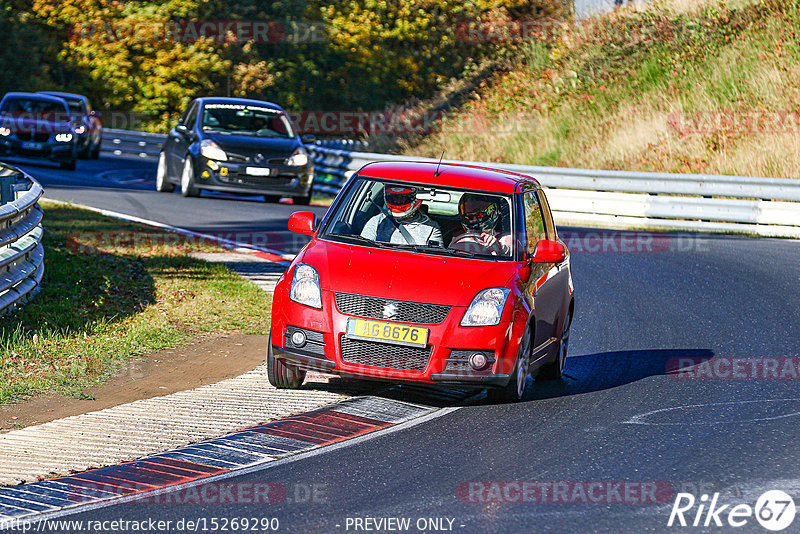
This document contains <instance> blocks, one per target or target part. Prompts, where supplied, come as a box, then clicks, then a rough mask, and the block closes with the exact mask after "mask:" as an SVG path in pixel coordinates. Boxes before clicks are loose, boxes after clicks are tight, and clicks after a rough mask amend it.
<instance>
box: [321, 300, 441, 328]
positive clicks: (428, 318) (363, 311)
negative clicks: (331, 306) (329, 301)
mask: <svg viewBox="0 0 800 534" xmlns="http://www.w3.org/2000/svg"><path fill="white" fill-rule="evenodd" d="M387 304H394V305H395V306H396V309H397V313H396V314H395V315H393V316H391V317H386V316H385V315H384V313H383V311H384V306H386V305H387ZM336 307H337V308H339V311H341V312H342V313H346V314H348V315H358V316H359V317H369V318H371V319H390V320H392V321H401V322H408V323H419V324H439V323H441V322H442V321H444V320H445V318H446V317H447V314H448V313H450V306H442V305H441V304H422V303H419V302H406V301H402V300H391V299H383V298H377V297H365V296H363V295H351V294H349V293H336Z"/></svg>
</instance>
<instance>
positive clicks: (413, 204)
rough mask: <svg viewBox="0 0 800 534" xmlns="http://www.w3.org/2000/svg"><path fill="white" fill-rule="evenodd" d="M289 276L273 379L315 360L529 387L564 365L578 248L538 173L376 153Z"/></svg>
mask: <svg viewBox="0 0 800 534" xmlns="http://www.w3.org/2000/svg"><path fill="white" fill-rule="evenodd" d="M289 229H290V230H292V231H294V232H298V233H301V234H305V235H308V236H311V238H312V239H311V242H310V243H308V245H306V246H305V247H304V248H303V249H302V250H301V251H300V253H299V254H298V255H297V257H296V258H295V259H294V261H293V262H292V264H291V265H290V266H289V268H288V269H287V270H286V272H285V273H284V274H283V276H282V277H281V278H280V280H279V282H278V284H277V287H276V288H275V295H274V300H273V305H272V327H271V333H270V342H269V345H268V351H267V352H268V358H267V359H268V370H269V380H270V382H271V383H272V384H273V385H274V386H276V387H280V388H297V387H299V386H300V385H301V384H302V382H303V380H304V378H305V374H306V371H307V370H310V369H313V370H319V371H323V372H327V373H334V374H340V375H348V376H357V377H360V378H374V379H379V380H388V381H393V382H418V383H425V384H434V385H436V384H438V385H442V386H448V387H478V388H487V390H488V392H489V394H490V396H491V397H492V398H493V399H494V400H498V401H517V400H520V399H521V398H522V396H523V393H524V391H525V383H526V380H527V377H528V375H529V374H533V376H534V377H537V378H538V379H558V378H560V377H561V376H562V373H563V370H564V363H565V359H566V356H567V346H568V343H569V328H570V324H571V321H572V317H573V312H574V298H573V286H572V274H571V271H570V257H569V252H568V251H567V249H566V247H565V245H564V243H563V242H562V241H561V240H560V239H559V237H558V234H557V231H556V227H555V225H554V223H553V217H552V215H551V213H550V208H549V206H548V204H547V199H546V198H545V195H544V192H543V191H542V189H541V187H540V186H539V184H538V183H537V182H536V180H534V179H532V178H530V177H528V176H524V175H520V174H515V173H511V172H507V171H501V170H494V169H487V168H479V167H472V166H466V165H450V164H443V165H441V166H437V165H436V164H431V163H388V162H382V163H372V164H368V165H365V166H364V167H363V168H361V170H359V171H358V172H357V173H356V174H355V175H353V176H352V177H351V178H350V180H348V182H347V184H346V185H345V186H344V188H343V189H342V191H341V192H340V193H339V195H338V196H337V197H336V200H335V201H334V202H333V204H332V205H331V208H330V209H329V210H328V213H327V214H326V215H325V217H324V219H323V220H322V222H321V223H320V224H319V227H316V224H315V221H314V215H313V214H312V213H311V212H297V213H294V214H293V215H292V216H291V217H290V218H289Z"/></svg>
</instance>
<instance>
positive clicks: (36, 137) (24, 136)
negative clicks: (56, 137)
mask: <svg viewBox="0 0 800 534" xmlns="http://www.w3.org/2000/svg"><path fill="white" fill-rule="evenodd" d="M17 139H19V140H20V141H31V140H32V141H36V142H37V143H44V142H46V141H47V140H48V139H50V134H49V133H41V132H37V133H35V134H33V135H31V133H30V132H17Z"/></svg>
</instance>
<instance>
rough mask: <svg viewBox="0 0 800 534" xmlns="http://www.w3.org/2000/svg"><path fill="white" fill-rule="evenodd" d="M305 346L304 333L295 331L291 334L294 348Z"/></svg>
mask: <svg viewBox="0 0 800 534" xmlns="http://www.w3.org/2000/svg"><path fill="white" fill-rule="evenodd" d="M305 344H306V334H305V332H301V331H299V330H298V331H296V332H294V333H293V334H292V345H294V346H295V347H298V348H299V347H303V346H304V345H305Z"/></svg>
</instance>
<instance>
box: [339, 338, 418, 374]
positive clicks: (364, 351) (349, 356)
mask: <svg viewBox="0 0 800 534" xmlns="http://www.w3.org/2000/svg"><path fill="white" fill-rule="evenodd" d="M430 357H431V347H430V346H428V347H419V348H418V347H407V346H404V345H388V344H385V343H374V342H372V341H361V340H358V339H348V338H346V337H344V336H342V360H343V361H345V362H347V363H357V364H359V365H369V366H370V367H385V368H388V369H404V370H406V371H422V370H424V369H425V366H426V365H428V359H429V358H430Z"/></svg>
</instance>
